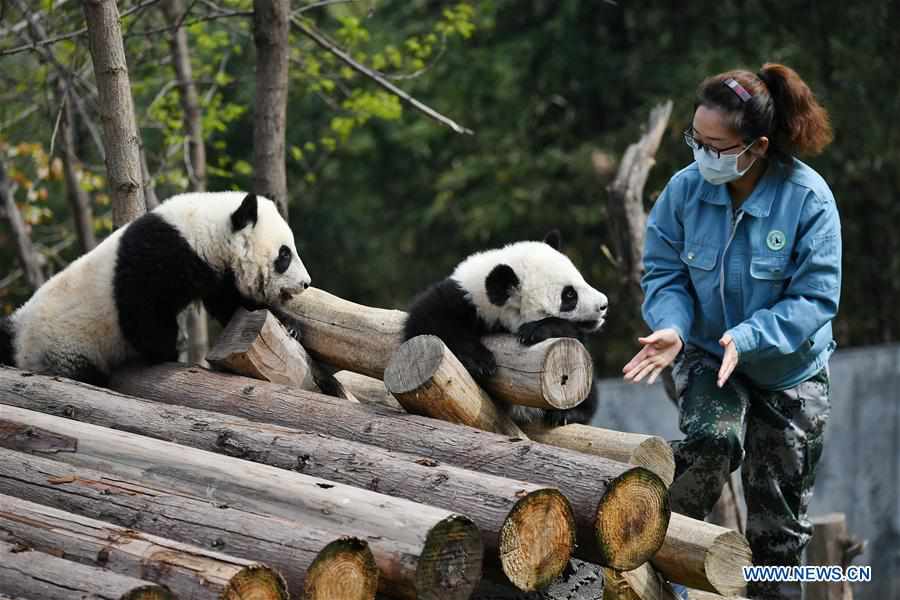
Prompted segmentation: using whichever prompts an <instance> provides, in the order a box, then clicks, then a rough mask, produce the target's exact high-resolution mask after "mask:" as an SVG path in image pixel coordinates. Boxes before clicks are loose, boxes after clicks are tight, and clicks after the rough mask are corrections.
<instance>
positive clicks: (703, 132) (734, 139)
mask: <svg viewBox="0 0 900 600" xmlns="http://www.w3.org/2000/svg"><path fill="white" fill-rule="evenodd" d="M724 116H725V115H724V113H723V112H722V111H721V110H719V109H717V108H709V107H707V106H703V105H702V104H701V105H700V106H698V107H697V110H696V112H694V121H693V123H692V125H691V126H692V128H693V134H694V138H695V139H696V140H697V141H698V142H700V143H701V144H703V145H704V146H708V147H709V148H710V149H712V150H718V151H719V152H721V154H723V155H725V154H740V153H741V152H744V150H745V149H746V148H747V146H746V145H745V144H744V141H743V140H742V139H741V136H740V135H738V134H737V132H735V131H734V130H733V129H731V128H730V127H728V126H727V125H726V124H725V119H724ZM761 142H762V143H761ZM768 143H769V140H768V139H767V138H765V137H763V138H760V139H759V140H758V141H757V142H756V143H755V144H753V146H751V147H750V150H749V151H747V152H744V153H743V154H742V155H741V156H740V157H739V158H738V164H737V167H738V170H739V171H743V170H744V169H746V168H747V166H748V165H749V164H750V163H751V162H752V161H753V160H754V159H755V158H762V157H763V156H764V155H765V149H766V147H768Z"/></svg>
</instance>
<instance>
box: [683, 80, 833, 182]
mask: <svg viewBox="0 0 900 600" xmlns="http://www.w3.org/2000/svg"><path fill="white" fill-rule="evenodd" d="M732 79H733V80H734V81H736V82H737V83H738V84H740V85H739V87H742V88H744V89H743V90H742V91H745V92H746V94H747V95H739V94H738V93H737V92H736V91H735V90H734V89H733V87H731V86H729V84H727V83H726V82H728V81H729V80H732ZM731 83H732V84H733V82H731ZM701 104H702V105H704V106H707V107H710V108H716V109H718V110H721V111H722V112H723V113H725V116H726V124H727V125H729V126H730V127H731V128H732V129H733V130H734V131H736V132H738V133H739V134H740V136H741V138H742V139H743V140H744V141H745V142H747V143H749V142H750V141H752V140H754V139H756V138H759V137H762V136H766V137H768V138H769V155H770V156H771V157H772V158H774V159H775V160H778V161H780V162H782V163H785V164H790V163H791V161H792V157H793V155H795V154H801V155H813V154H819V153H820V152H822V150H824V149H825V147H826V146H827V145H828V144H829V143H831V140H832V132H831V123H830V122H829V119H828V113H827V112H826V111H825V109H824V108H823V107H822V105H820V104H819V103H818V101H817V100H816V97H815V95H814V94H813V93H812V90H810V89H809V86H807V85H806V83H805V82H804V81H803V80H802V79H801V78H800V76H799V75H798V74H797V72H796V71H794V70H793V69H791V68H790V67H786V66H784V65H781V64H777V63H766V64H764V65H763V66H762V68H761V69H760V70H759V72H757V73H755V74H754V73H751V72H750V71H745V70H736V71H728V72H726V73H721V74H719V75H714V76H712V77H708V78H706V79H705V80H703V82H702V83H701V84H700V87H699V88H698V89H697V102H696V106H699V105H701Z"/></svg>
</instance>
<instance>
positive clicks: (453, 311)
mask: <svg viewBox="0 0 900 600" xmlns="http://www.w3.org/2000/svg"><path fill="white" fill-rule="evenodd" d="M485 333H487V328H486V327H485V325H484V323H483V322H482V321H481V319H479V318H478V314H477V313H476V311H475V307H474V306H473V305H472V303H471V302H469V301H468V300H467V299H466V294H465V291H464V290H463V289H462V288H461V287H460V286H459V284H458V283H457V282H456V281H454V280H452V279H450V278H447V279H444V280H443V281H440V282H438V283H436V284H434V285H432V286H431V287H429V288H428V289H426V290H425V291H424V292H422V293H421V294H419V295H418V296H416V298H415V299H414V300H413V301H412V304H411V305H410V307H409V315H408V316H407V319H406V324H405V326H404V329H403V339H404V340H408V339H411V338H414V337H416V336H417V335H426V334H430V335H436V336H438V337H439V338H441V340H442V341H443V342H444V343H445V344H446V345H447V347H448V348H449V349H450V351H451V352H453V354H454V355H455V356H456V357H457V358H458V359H459V360H460V362H461V363H462V364H463V366H464V367H466V369H467V370H468V371H469V373H471V374H472V375H473V376H474V377H476V378H484V377H490V376H492V375H494V374H495V373H496V372H497V362H496V360H495V359H494V355H493V354H492V353H491V351H490V350H488V349H487V348H486V347H485V346H484V344H482V343H481V336H482V335H484V334H485Z"/></svg>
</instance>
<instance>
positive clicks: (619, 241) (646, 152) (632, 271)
mask: <svg viewBox="0 0 900 600" xmlns="http://www.w3.org/2000/svg"><path fill="white" fill-rule="evenodd" d="M671 114H672V101H671V100H667V101H666V102H665V103H663V104H661V105H659V106H656V107H655V108H654V109H653V110H652V111H650V120H649V123H648V124H647V131H646V133H644V135H642V136H641V139H640V140H639V141H637V142H636V143H634V144H631V145H630V146H629V147H628V149H627V150H626V151H625V155H624V156H623V157H622V162H621V163H620V164H619V171H618V173H617V174H616V178H615V179H614V180H613V182H612V183H611V184H610V185H609V186H608V187H607V193H608V198H609V202H608V207H609V214H610V217H611V220H612V221H613V223H614V224H615V225H616V226H615V227H611V228H610V229H611V231H612V232H613V234H614V241H615V246H616V250H617V255H618V256H619V258H620V260H622V261H623V268H622V272H623V273H624V274H625V278H626V281H627V283H628V285H629V287H630V288H631V290H632V293H633V294H634V297H637V298H639V297H640V294H641V275H642V274H643V270H644V265H643V260H642V258H641V256H642V253H643V248H644V230H645V228H646V224H647V213H646V211H645V210H644V185H645V184H646V183H647V176H648V175H649V173H650V169H651V168H653V165H654V164H655V162H656V161H655V159H654V158H653V157H654V156H655V155H656V151H657V150H658V149H659V144H660V141H662V136H663V133H665V131H666V126H667V125H668V122H669V117H670V116H671Z"/></svg>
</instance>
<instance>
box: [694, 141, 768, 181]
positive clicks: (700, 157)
mask: <svg viewBox="0 0 900 600" xmlns="http://www.w3.org/2000/svg"><path fill="white" fill-rule="evenodd" d="M755 143H756V140H754V141H753V142H752V143H751V144H750V146H752V145H753V144H755ZM750 146H747V147H746V148H744V149H743V150H742V151H741V152H739V153H738V154H722V155H721V156H719V158H716V157H714V156H713V155H712V154H711V153H710V152H707V151H706V150H700V149H699V148H694V160H696V161H697V166H698V167H700V174H701V175H703V179H705V180H706V181H708V182H710V183H711V184H713V185H720V184H723V183H728V182H729V181H734V180H735V179H737V178H739V177H741V176H742V175H743V174H744V173H746V172H747V171H748V170H750V167H752V166H753V163H755V162H756V157H753V160H752V161H750V164H749V165H747V166H746V167H745V168H744V169H743V170H742V171H739V170H738V166H737V163H738V158H740V157H741V156H742V155H743V154H744V152H746V151H747V150H749V149H750Z"/></svg>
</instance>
